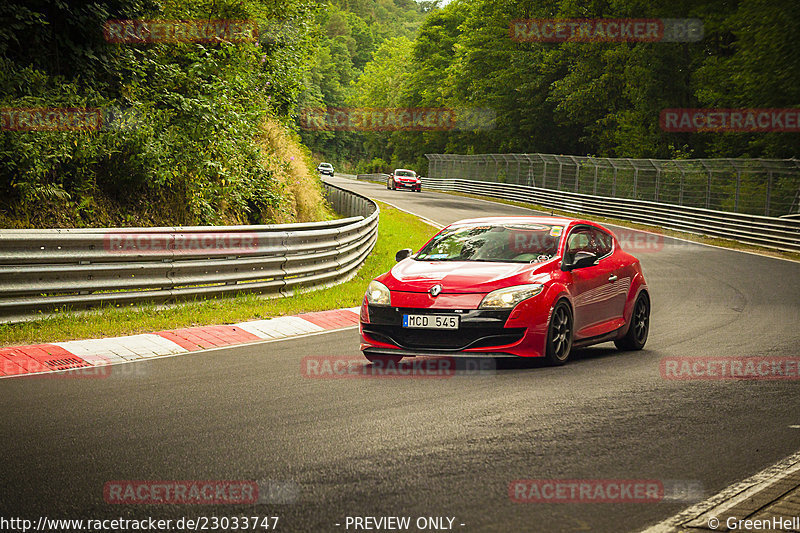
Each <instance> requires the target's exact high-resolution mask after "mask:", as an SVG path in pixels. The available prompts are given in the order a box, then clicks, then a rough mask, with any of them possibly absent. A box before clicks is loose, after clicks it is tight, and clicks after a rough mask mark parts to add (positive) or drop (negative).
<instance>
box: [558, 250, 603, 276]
mask: <svg viewBox="0 0 800 533" xmlns="http://www.w3.org/2000/svg"><path fill="white" fill-rule="evenodd" d="M597 259H598V257H597V255H596V254H593V253H591V252H578V253H576V254H575V257H574V258H573V259H572V262H571V263H566V262H565V263H562V265H561V270H563V271H564V272H569V271H570V270H575V269H576V268H586V267H590V266H592V265H595V264H597Z"/></svg>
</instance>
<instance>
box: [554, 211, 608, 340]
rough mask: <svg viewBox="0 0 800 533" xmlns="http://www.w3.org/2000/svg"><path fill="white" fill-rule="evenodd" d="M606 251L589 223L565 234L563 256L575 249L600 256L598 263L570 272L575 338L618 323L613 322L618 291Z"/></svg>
mask: <svg viewBox="0 0 800 533" xmlns="http://www.w3.org/2000/svg"><path fill="white" fill-rule="evenodd" d="M605 251H606V249H605V247H604V246H603V245H602V244H601V242H600V235H599V234H598V233H597V230H596V229H595V228H593V227H591V226H577V227H575V228H573V230H572V231H571V232H570V234H569V236H568V237H567V246H566V251H565V254H564V255H565V258H568V259H571V258H572V257H574V256H575V254H576V253H577V252H590V253H593V254H596V255H598V256H599V257H600V259H599V261H598V263H597V264H595V265H593V266H590V267H586V268H579V269H575V270H572V271H571V272H570V277H571V285H572V291H571V292H572V305H573V311H574V315H575V316H574V317H573V318H574V321H575V336H576V337H577V338H587V337H595V336H597V335H602V334H604V333H607V332H609V331H611V330H613V329H616V327H619V326H616V327H615V326H613V324H612V322H614V320H613V319H614V314H615V312H616V311H615V296H616V292H617V291H616V287H615V286H614V285H613V284H614V282H615V280H614V275H615V274H614V268H613V262H612V261H609V259H610V257H611V254H610V253H609V254H604V252H605Z"/></svg>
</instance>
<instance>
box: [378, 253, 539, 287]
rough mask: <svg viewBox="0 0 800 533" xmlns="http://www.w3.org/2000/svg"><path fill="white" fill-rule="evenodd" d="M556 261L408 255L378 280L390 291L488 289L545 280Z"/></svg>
mask: <svg viewBox="0 0 800 533" xmlns="http://www.w3.org/2000/svg"><path fill="white" fill-rule="evenodd" d="M554 263H555V262H554V261H553V260H550V261H547V262H545V263H541V264H531V263H491V262H482V261H481V262H479V261H416V260H414V259H405V260H403V261H401V262H399V263H397V264H396V265H395V266H394V267H393V268H392V270H390V271H389V272H387V273H386V274H384V275H383V276H381V277H379V278H378V280H379V281H380V282H382V283H383V284H384V285H386V286H387V287H388V288H389V290H391V291H405V292H428V291H429V290H430V288H431V287H432V286H434V285H437V284H439V285H441V286H442V292H443V293H455V294H458V293H462V294H463V293H487V292H491V291H493V290H496V289H500V288H503V287H509V286H511V285H523V284H525V283H535V282H543V281H545V280H546V279H548V277H549V272H550V271H551V270H552V269H553V268H554Z"/></svg>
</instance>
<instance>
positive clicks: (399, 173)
mask: <svg viewBox="0 0 800 533" xmlns="http://www.w3.org/2000/svg"><path fill="white" fill-rule="evenodd" d="M394 175H395V176H402V177H404V178H405V177H410V178H413V177H414V173H413V172H411V171H410V170H398V171H397V172H395V173H394Z"/></svg>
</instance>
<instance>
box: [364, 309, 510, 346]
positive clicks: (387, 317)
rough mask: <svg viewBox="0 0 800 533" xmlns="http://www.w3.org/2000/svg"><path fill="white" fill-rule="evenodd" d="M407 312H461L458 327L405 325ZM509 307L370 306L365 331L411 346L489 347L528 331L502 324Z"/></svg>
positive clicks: (507, 342)
mask: <svg viewBox="0 0 800 533" xmlns="http://www.w3.org/2000/svg"><path fill="white" fill-rule="evenodd" d="M404 314H432V315H433V314H435V315H442V314H458V315H459V316H460V317H461V319H460V326H459V329H457V330H436V329H413V328H404V327H403V326H402V321H403V315H404ZM508 315H509V312H508V311H481V310H474V309H473V310H468V311H465V312H463V313H455V312H453V311H452V310H442V309H404V308H393V307H375V306H370V307H369V317H370V323H369V324H364V333H366V334H367V335H369V336H371V337H372V338H374V339H375V340H376V341H380V342H385V343H388V344H393V345H395V346H398V347H400V348H406V349H409V350H421V349H426V350H444V351H458V350H465V349H467V348H486V347H489V346H503V345H506V344H513V343H515V342H518V341H520V340H521V339H522V337H523V336H524V335H525V328H506V327H503V326H504V325H505V323H506V320H507V319H508Z"/></svg>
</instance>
